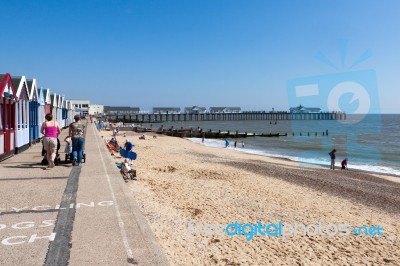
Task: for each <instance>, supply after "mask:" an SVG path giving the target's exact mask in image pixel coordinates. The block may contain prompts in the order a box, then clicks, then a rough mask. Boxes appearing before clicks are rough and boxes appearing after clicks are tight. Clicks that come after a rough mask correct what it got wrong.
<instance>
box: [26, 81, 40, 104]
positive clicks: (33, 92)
mask: <svg viewBox="0 0 400 266" xmlns="http://www.w3.org/2000/svg"><path fill="white" fill-rule="evenodd" d="M26 82H27V83H28V90H29V100H31V101H36V102H38V101H39V92H38V88H37V85H36V79H28V80H27V81H26Z"/></svg>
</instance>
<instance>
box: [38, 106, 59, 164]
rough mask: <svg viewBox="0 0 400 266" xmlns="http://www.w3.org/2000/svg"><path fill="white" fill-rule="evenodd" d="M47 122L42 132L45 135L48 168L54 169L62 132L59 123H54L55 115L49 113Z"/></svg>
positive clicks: (44, 123) (43, 125) (46, 117)
mask: <svg viewBox="0 0 400 266" xmlns="http://www.w3.org/2000/svg"><path fill="white" fill-rule="evenodd" d="M45 119H46V121H44V122H43V124H42V127H41V129H40V132H41V133H42V134H43V135H44V138H43V147H44V149H45V151H46V157H47V162H48V166H47V167H48V168H53V167H54V159H55V158H56V150H57V138H58V135H59V134H60V132H61V129H60V126H59V124H58V122H57V121H53V115H52V114H50V113H48V114H46V116H45Z"/></svg>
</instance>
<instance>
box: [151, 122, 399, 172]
mask: <svg viewBox="0 0 400 266" xmlns="http://www.w3.org/2000/svg"><path fill="white" fill-rule="evenodd" d="M162 125H163V126H164V128H170V127H171V126H173V127H174V128H181V127H183V128H193V129H194V130H195V129H196V128H197V127H199V128H201V129H202V130H203V131H208V130H210V129H211V130H213V131H218V130H221V131H225V132H226V131H230V132H232V133H234V132H235V131H238V132H239V133H244V132H248V133H287V136H286V137H247V138H239V139H230V146H229V147H228V148H231V149H235V148H234V142H235V141H237V148H236V149H237V150H241V151H243V152H247V153H253V154H259V155H265V156H272V157H283V158H288V159H291V160H293V161H297V162H299V164H302V163H307V164H316V165H326V166H327V167H329V165H330V157H329V154H328V153H329V152H330V151H331V150H332V149H333V148H335V149H336V150H337V153H336V164H337V166H339V165H340V162H341V161H342V160H343V159H344V158H348V166H349V168H352V169H359V170H367V171H372V172H378V173H387V174H392V175H398V176H400V155H399V152H400V115H389V114H384V115H365V116H363V115H348V116H347V119H346V120H296V121H289V120H284V121H283V120H278V121H190V122H175V123H172V122H168V123H162ZM153 126H155V124H154V125H153ZM157 126H158V125H157ZM326 133H328V134H326ZM190 140H191V141H193V142H196V143H199V144H200V143H201V142H202V141H201V139H194V138H193V139H190ZM242 142H244V148H242ZM204 145H207V146H212V147H220V148H225V140H218V139H206V140H205V142H204Z"/></svg>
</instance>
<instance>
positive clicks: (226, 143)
mask: <svg viewBox="0 0 400 266" xmlns="http://www.w3.org/2000/svg"><path fill="white" fill-rule="evenodd" d="M228 146H229V140H228V139H225V148H228Z"/></svg>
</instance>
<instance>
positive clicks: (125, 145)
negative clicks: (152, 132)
mask: <svg viewBox="0 0 400 266" xmlns="http://www.w3.org/2000/svg"><path fill="white" fill-rule="evenodd" d="M133 146H134V145H133V143H132V142H130V141H129V140H126V141H125V144H124V148H125V150H126V151H131V150H132V148H133Z"/></svg>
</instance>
